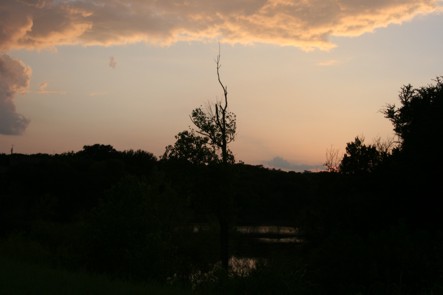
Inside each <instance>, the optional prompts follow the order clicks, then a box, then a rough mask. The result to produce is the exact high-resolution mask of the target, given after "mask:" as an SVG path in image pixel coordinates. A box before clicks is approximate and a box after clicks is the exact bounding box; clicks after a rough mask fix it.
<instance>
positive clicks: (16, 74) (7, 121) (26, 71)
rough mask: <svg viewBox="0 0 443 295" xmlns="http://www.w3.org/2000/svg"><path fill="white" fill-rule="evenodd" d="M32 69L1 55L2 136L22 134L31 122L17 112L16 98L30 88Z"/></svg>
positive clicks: (0, 119) (0, 115)
mask: <svg viewBox="0 0 443 295" xmlns="http://www.w3.org/2000/svg"><path fill="white" fill-rule="evenodd" d="M30 77H31V69H30V68H29V67H27V66H25V65H24V64H23V63H22V62H20V61H18V60H15V59H12V58H11V57H9V56H8V55H5V54H3V55H0V134H5V135H19V134H22V133H23V132H24V131H25V129H26V127H27V126H28V124H29V120H28V119H27V118H25V117H24V116H23V115H21V114H18V113H17V112H16V110H15V104H14V98H15V96H16V95H17V94H20V93H24V92H25V91H26V89H27V88H28V87H29V79H30Z"/></svg>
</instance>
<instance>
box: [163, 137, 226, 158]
mask: <svg viewBox="0 0 443 295" xmlns="http://www.w3.org/2000/svg"><path fill="white" fill-rule="evenodd" d="M175 139H176V142H175V144H174V145H173V146H172V145H168V146H167V147H166V150H165V153H164V154H163V156H162V159H165V160H168V159H169V160H186V161H188V162H190V163H192V164H205V165H207V164H210V163H215V162H217V161H218V156H217V153H216V150H215V148H214V146H212V145H211V144H209V139H208V138H207V137H203V136H199V135H197V134H195V132H194V131H193V130H191V131H187V130H185V131H182V132H180V133H178V134H177V135H176V136H175Z"/></svg>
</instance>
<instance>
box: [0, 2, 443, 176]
mask: <svg viewBox="0 0 443 295" xmlns="http://www.w3.org/2000/svg"><path fill="white" fill-rule="evenodd" d="M442 8H443V4H442V3H441V1H434V0H420V1H416V0H414V1H412V0H405V1H396V0H388V1H347V0H339V1H337V0H326V1H317V0H304V1H295V0H241V1H212V0H211V1H208V0H190V1H179V0H165V1H153V0H148V1H142V0H128V1H117V0H108V1H104V0H98V1H85V0H74V1H68V0H52V1H51V0H36V1H32V0H27V1H19V0H11V1H2V2H1V3H0V28H1V29H0V153H9V151H10V149H11V146H14V151H15V152H17V153H63V152H69V151H78V150H80V149H81V148H82V147H83V146H84V145H90V144H95V143H102V144H111V145H113V146H114V147H115V148H116V149H118V150H127V149H143V150H146V151H149V152H152V153H153V154H154V155H156V156H160V155H161V154H162V153H163V152H164V148H165V146H166V145H168V144H171V143H173V142H174V135H176V134H177V133H178V132H180V131H182V130H185V129H187V128H188V126H190V125H191V121H190V119H189V114H190V112H191V111H192V109H194V108H196V107H199V106H200V105H205V104H207V102H208V101H215V100H216V99H220V98H221V97H222V95H223V93H222V92H221V89H220V86H219V85H218V82H217V77H216V72H215V70H216V67H215V62H214V58H215V57H216V56H217V54H218V49H219V43H220V45H221V64H222V67H221V76H222V79H223V82H224V83H225V84H226V85H227V86H228V91H229V99H230V110H231V111H232V112H234V113H235V114H236V115H237V126H238V136H237V139H236V141H235V142H234V143H233V144H232V146H231V150H232V151H233V152H234V154H235V156H236V159H237V160H242V161H244V162H246V163H249V164H264V165H267V166H271V167H275V168H281V169H287V170H296V171H303V170H318V169H321V166H322V164H323V163H324V160H325V152H326V150H327V149H328V148H330V147H331V146H333V147H336V148H337V149H339V150H340V151H341V153H343V151H344V148H345V146H346V143H347V142H350V141H352V140H353V139H354V137H355V136H358V135H363V136H364V137H365V138H366V141H367V142H371V141H372V140H373V139H375V138H377V137H381V138H382V139H384V138H391V137H393V136H394V133H393V131H392V125H391V124H390V122H389V121H388V120H387V119H386V118H384V117H383V114H382V113H381V112H380V110H381V109H383V108H384V107H385V106H386V104H388V103H391V104H392V103H397V102H398V92H399V90H400V87H401V86H402V85H404V84H409V83H410V84H413V85H414V86H422V85H426V84H428V83H429V81H431V80H432V79H434V78H435V77H436V76H440V75H443V71H442V69H443V57H442V56H441V52H443V30H442V29H441V28H443V17H442V14H441V11H442Z"/></svg>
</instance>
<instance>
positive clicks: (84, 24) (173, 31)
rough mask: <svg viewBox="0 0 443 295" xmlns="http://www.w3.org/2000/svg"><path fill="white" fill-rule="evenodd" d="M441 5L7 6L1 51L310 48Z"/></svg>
mask: <svg viewBox="0 0 443 295" xmlns="http://www.w3.org/2000/svg"><path fill="white" fill-rule="evenodd" d="M439 5H441V2H439V1H437V0H374V1H355V0H238V1H218V0H187V1H185V0H162V1H157V0H144V1H141V0H127V1H120V0H95V1H87V0H35V1H32V0H8V1H1V4H0V27H1V28H2V30H0V50H3V51H5V50H9V49H13V48H31V49H39V48H48V47H55V46H58V45H68V44H81V45H104V46H107V45H116V44H127V43H134V42H149V43H154V44H160V45H168V44H171V43H174V42H177V41H184V40H186V41H190V40H200V41H202V40H203V41H204V40H210V39H218V40H221V41H222V42H229V43H241V44H248V43H256V42H262V43H271V44H278V45H290V46H296V47H300V48H303V49H305V50H309V49H314V48H318V49H330V48H332V47H334V44H332V43H331V42H330V41H329V37H330V36H358V35H361V34H364V33H367V32H371V31H373V30H375V29H377V28H381V27H386V26H388V25H390V24H399V23H402V22H404V21H407V20H410V19H412V18H414V17H415V16H417V15H419V14H427V13H431V12H435V11H438V10H439V9H440V8H441V7H439Z"/></svg>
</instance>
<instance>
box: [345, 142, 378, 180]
mask: <svg viewBox="0 0 443 295" xmlns="http://www.w3.org/2000/svg"><path fill="white" fill-rule="evenodd" d="M381 162H382V153H381V152H380V151H379V150H377V147H376V146H375V145H371V144H370V145H365V144H364V138H362V137H358V136H357V137H355V139H354V142H349V143H347V145H346V154H345V155H344V156H343V159H342V161H341V163H340V172H342V173H345V174H361V173H369V172H373V171H374V169H375V168H376V167H377V166H378V165H380V163H381Z"/></svg>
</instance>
